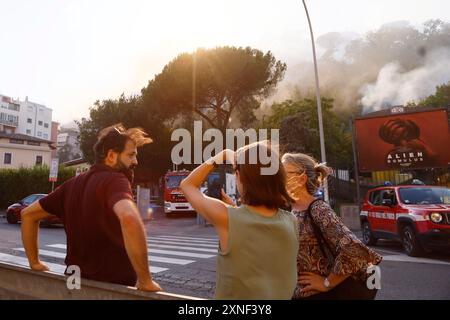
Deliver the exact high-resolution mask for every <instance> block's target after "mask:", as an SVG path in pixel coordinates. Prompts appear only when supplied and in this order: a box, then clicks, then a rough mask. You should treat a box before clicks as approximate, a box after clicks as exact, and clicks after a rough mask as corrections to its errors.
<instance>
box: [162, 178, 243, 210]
mask: <svg viewBox="0 0 450 320" xmlns="http://www.w3.org/2000/svg"><path fill="white" fill-rule="evenodd" d="M190 173H191V172H190V171H188V170H180V171H169V172H168V173H166V175H165V176H164V179H163V190H164V191H163V193H164V212H165V213H174V212H194V208H192V206H191V204H190V203H189V202H188V201H187V200H186V197H185V196H184V194H183V193H182V192H181V188H180V183H181V181H182V180H183V179H184V178H186V177H187V176H188V175H189V174H190ZM225 178H226V179H225V181H224V185H222V184H221V183H220V174H219V172H217V171H213V172H211V173H210V174H209V175H208V178H207V179H206V181H205V183H204V184H203V185H202V186H201V188H200V190H201V191H202V192H203V193H204V194H206V195H208V196H210V197H214V198H218V199H220V198H221V195H220V189H221V188H224V191H225V192H226V193H227V194H228V195H229V196H230V197H231V198H232V199H236V193H237V191H236V176H235V175H234V174H230V173H226V174H225Z"/></svg>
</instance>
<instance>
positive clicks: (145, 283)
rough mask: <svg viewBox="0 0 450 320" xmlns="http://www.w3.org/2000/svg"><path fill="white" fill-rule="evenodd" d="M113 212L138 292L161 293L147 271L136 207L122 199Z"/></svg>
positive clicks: (145, 251)
mask: <svg viewBox="0 0 450 320" xmlns="http://www.w3.org/2000/svg"><path fill="white" fill-rule="evenodd" d="M113 210H114V213H115V214H116V215H117V217H118V218H119V221H120V226H121V227H122V234H123V239H124V242H125V249H126V251H127V254H128V257H129V258H130V261H131V264H132V265H133V268H134V270H135V271H136V274H137V278H138V283H137V285H136V286H137V287H138V289H140V290H145V291H161V290H162V289H161V287H160V286H159V285H158V284H157V283H156V282H154V281H153V280H152V276H151V274H150V271H149V263H148V252H147V241H146V237H145V229H144V224H143V223H142V221H141V218H140V215H139V211H138V209H137V208H136V205H135V204H134V203H133V201H131V200H129V199H123V200H120V201H118V202H117V203H116V204H115V205H114V207H113Z"/></svg>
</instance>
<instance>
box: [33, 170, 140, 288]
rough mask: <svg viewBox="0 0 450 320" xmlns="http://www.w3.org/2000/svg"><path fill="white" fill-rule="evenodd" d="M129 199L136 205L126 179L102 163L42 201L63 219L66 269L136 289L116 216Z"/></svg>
mask: <svg viewBox="0 0 450 320" xmlns="http://www.w3.org/2000/svg"><path fill="white" fill-rule="evenodd" d="M123 199H130V200H133V196H132V192H131V186H130V182H129V181H128V179H127V178H126V176H125V175H124V174H123V173H120V172H117V171H115V170H114V169H112V168H110V167H108V166H106V165H103V164H96V165H94V166H92V167H91V169H90V170H89V171H88V172H86V173H84V174H81V175H79V176H77V177H74V178H72V179H70V180H68V181H67V182H66V183H64V184H63V185H61V186H60V187H59V188H57V189H56V190H55V191H54V192H52V193H51V194H49V195H48V196H47V197H45V198H43V199H41V200H40V201H39V203H40V204H41V206H42V208H43V209H44V210H45V211H47V212H48V213H51V214H54V215H56V216H58V217H60V218H61V219H62V221H63V223H64V229H65V231H66V234H67V255H66V260H65V262H66V265H67V266H70V265H78V266H79V267H80V269H81V276H82V277H83V278H87V279H92V280H98V281H104V282H111V283H118V284H123V285H128V286H134V285H135V284H136V279H137V277H136V273H135V271H134V269H133V267H132V265H131V262H130V259H129V258H128V255H127V252H126V250H125V244H124V240H123V235H122V230H121V227H120V222H119V219H118V217H117V216H116V214H115V213H114V211H113V206H114V205H115V204H116V203H117V202H118V201H120V200H123Z"/></svg>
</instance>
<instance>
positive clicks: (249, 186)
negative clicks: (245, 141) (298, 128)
mask: <svg viewBox="0 0 450 320" xmlns="http://www.w3.org/2000/svg"><path fill="white" fill-rule="evenodd" d="M260 152H261V153H260ZM252 154H254V155H255V156H256V158H257V159H255V160H256V161H253V162H252V161H250V160H253V159H251V155H252ZM260 154H264V155H267V157H270V159H271V161H274V160H275V161H278V170H277V171H276V172H275V173H274V174H261V169H262V168H269V167H271V163H268V164H262V163H261V159H260ZM236 157H237V158H240V159H241V161H237V164H236V165H235V170H236V171H239V176H240V181H241V183H242V189H243V190H242V194H241V202H242V203H243V204H247V205H252V206H265V207H267V208H271V209H276V208H285V207H286V206H288V205H289V203H290V202H293V199H292V198H291V197H290V196H289V194H288V192H287V190H286V173H285V171H284V169H283V166H282V165H281V161H280V157H279V155H278V153H276V152H275V151H274V150H273V149H272V147H271V145H270V144H269V143H268V142H266V141H263V142H256V143H253V144H250V145H247V146H245V147H243V148H240V149H238V150H237V151H236Z"/></svg>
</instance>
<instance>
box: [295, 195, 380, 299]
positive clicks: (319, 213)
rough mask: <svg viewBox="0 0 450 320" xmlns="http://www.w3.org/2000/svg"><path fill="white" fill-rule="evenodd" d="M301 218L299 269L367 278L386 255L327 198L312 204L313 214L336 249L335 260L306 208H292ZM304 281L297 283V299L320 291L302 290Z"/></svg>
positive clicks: (321, 229)
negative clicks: (354, 230)
mask: <svg viewBox="0 0 450 320" xmlns="http://www.w3.org/2000/svg"><path fill="white" fill-rule="evenodd" d="M292 212H293V213H294V214H295V216H296V217H297V219H298V222H299V239H300V246H299V252H298V256H297V270H298V274H299V275H300V272H313V273H317V274H320V275H321V276H328V275H329V274H330V273H331V272H332V273H335V274H337V275H351V276H352V277H353V278H355V279H359V280H362V281H365V280H366V279H367V277H368V276H369V275H368V274H367V273H366V271H367V267H368V266H369V265H377V264H379V263H380V262H381V259H382V257H381V256H380V255H379V254H377V253H376V252H375V251H373V250H371V249H370V248H368V247H366V246H365V245H364V244H363V243H362V242H361V241H360V240H359V239H358V238H357V237H356V236H355V235H354V234H353V233H352V232H351V231H350V230H349V229H348V228H347V227H346V226H345V225H344V224H343V223H342V221H341V219H340V218H339V217H338V216H337V215H336V213H334V211H333V209H332V208H331V207H330V206H329V205H328V204H327V203H326V202H324V201H321V200H320V201H316V202H314V203H313V205H312V206H311V217H312V218H313V219H314V222H315V224H316V226H317V227H319V228H320V231H321V232H322V235H323V238H324V239H325V241H326V242H327V244H328V247H329V248H330V250H332V251H333V256H334V257H335V259H334V262H333V263H332V261H330V262H328V260H329V259H327V258H326V257H325V256H324V254H323V253H322V251H321V250H320V248H319V242H318V240H317V239H316V237H315V236H314V231H313V228H312V225H311V222H310V219H307V218H306V217H305V215H306V211H295V210H294V211H292ZM302 287H303V286H302V285H301V284H300V283H298V284H297V287H296V289H295V291H294V297H293V298H294V299H296V298H302V297H308V296H311V295H313V294H315V293H317V292H309V293H304V292H302Z"/></svg>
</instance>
